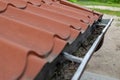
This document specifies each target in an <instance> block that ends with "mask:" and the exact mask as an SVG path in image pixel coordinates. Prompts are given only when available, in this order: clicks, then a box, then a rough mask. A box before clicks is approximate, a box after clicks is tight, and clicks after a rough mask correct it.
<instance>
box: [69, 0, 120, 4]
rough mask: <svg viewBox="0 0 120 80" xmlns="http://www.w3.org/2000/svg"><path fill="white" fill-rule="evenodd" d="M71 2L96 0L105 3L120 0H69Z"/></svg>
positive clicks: (119, 1)
mask: <svg viewBox="0 0 120 80" xmlns="http://www.w3.org/2000/svg"><path fill="white" fill-rule="evenodd" d="M68 1H71V2H77V1H95V2H103V3H110V4H112V3H120V0H68Z"/></svg>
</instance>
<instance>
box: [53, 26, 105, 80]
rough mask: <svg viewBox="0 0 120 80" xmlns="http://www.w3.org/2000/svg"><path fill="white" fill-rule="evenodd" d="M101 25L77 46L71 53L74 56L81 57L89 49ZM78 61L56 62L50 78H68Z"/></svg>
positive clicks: (65, 79)
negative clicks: (55, 68)
mask: <svg viewBox="0 0 120 80" xmlns="http://www.w3.org/2000/svg"><path fill="white" fill-rule="evenodd" d="M102 30H103V27H97V28H96V29H95V30H94V31H93V33H92V35H90V36H89V37H88V38H87V40H86V41H84V42H83V44H82V45H81V46H80V47H79V49H78V50H77V51H76V52H75V53H73V55H74V56H77V57H83V56H84V55H85V53H87V51H88V50H89V49H90V47H91V46H92V44H93V43H94V41H95V40H96V38H97V37H98V36H99V35H100V33H101V31H102ZM78 66H79V63H75V62H72V61H68V60H65V61H64V62H62V63H61V64H58V66H57V70H56V71H55V73H54V76H53V77H52V79H51V80H70V79H71V78H72V77H73V75H74V73H75V71H76V70H77V68H78Z"/></svg>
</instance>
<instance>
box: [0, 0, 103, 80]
mask: <svg viewBox="0 0 120 80" xmlns="http://www.w3.org/2000/svg"><path fill="white" fill-rule="evenodd" d="M101 16H102V15H101V14H98V13H96V12H93V11H90V10H86V9H84V8H81V7H78V6H76V5H74V4H71V3H69V2H66V1H65V0H0V55H1V56H0V63H1V64H0V80H8V79H9V80H15V79H19V78H21V79H23V80H27V79H30V80H33V79H34V78H35V76H36V75H37V74H38V73H39V71H41V70H42V68H43V67H44V66H45V64H46V63H48V62H51V61H53V60H54V59H55V58H56V57H57V56H58V55H59V54H60V53H61V51H62V50H63V49H64V47H65V46H66V44H67V43H69V44H71V43H72V42H73V41H74V40H75V39H76V38H77V36H78V35H79V34H81V32H82V31H86V29H87V28H88V27H89V26H90V25H92V24H93V23H94V22H95V21H96V20H98V19H99V18H100V17H101Z"/></svg>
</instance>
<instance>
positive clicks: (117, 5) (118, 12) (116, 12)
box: [75, 1, 120, 16]
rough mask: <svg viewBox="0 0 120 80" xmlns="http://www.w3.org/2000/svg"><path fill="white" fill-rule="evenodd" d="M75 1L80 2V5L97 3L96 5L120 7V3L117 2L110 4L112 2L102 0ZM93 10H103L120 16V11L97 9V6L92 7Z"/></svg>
mask: <svg viewBox="0 0 120 80" xmlns="http://www.w3.org/2000/svg"><path fill="white" fill-rule="evenodd" d="M75 3H76V4H79V5H82V6H87V5H96V6H110V7H118V8H120V4H115V3H111V4H110V3H100V2H93V1H78V2H75ZM92 10H95V11H97V12H101V13H103V14H109V15H116V16H120V11H111V10H102V9H96V8H92Z"/></svg>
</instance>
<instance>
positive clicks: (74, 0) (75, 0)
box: [68, 0, 78, 2]
mask: <svg viewBox="0 0 120 80" xmlns="http://www.w3.org/2000/svg"><path fill="white" fill-rule="evenodd" d="M68 1H71V2H77V1H78V0H68Z"/></svg>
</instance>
